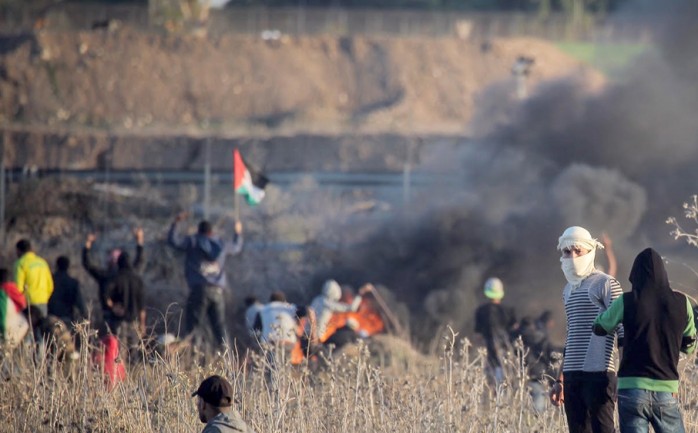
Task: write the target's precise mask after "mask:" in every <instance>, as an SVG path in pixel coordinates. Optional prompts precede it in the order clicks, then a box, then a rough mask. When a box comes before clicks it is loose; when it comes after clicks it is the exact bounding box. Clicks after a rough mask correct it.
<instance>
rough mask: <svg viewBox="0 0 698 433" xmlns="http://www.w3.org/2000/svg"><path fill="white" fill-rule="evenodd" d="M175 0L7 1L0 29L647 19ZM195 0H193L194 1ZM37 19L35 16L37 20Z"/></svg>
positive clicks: (339, 31)
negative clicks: (206, 6)
mask: <svg viewBox="0 0 698 433" xmlns="http://www.w3.org/2000/svg"><path fill="white" fill-rule="evenodd" d="M189 3H191V2H181V1H172V0H159V1H158V2H154V1H151V2H150V3H149V4H148V5H146V4H141V5H135V4H128V5H123V4H116V5H115V4H99V3H97V4H79V3H77V4H76V3H67V4H61V3H58V4H56V5H55V6H53V7H49V8H43V9H37V8H31V7H30V6H27V5H24V4H20V5H18V6H15V7H12V8H7V7H6V8H5V10H3V14H1V16H0V30H1V31H5V32H8V31H17V30H21V29H30V28H32V27H36V26H37V25H40V26H44V25H46V26H47V27H49V28H51V29H54V30H88V29H93V28H95V27H99V26H100V25H104V23H105V22H107V21H119V22H121V23H124V24H127V25H129V26H133V27H136V28H139V29H142V30H144V31H162V29H163V28H167V27H166V26H164V24H165V23H167V22H172V21H176V20H187V19H195V20H200V21H202V22H205V26H206V28H207V31H208V33H209V34H210V35H220V34H230V33H233V34H257V35H261V34H262V33H263V32H265V31H275V32H278V34H286V35H295V36H302V35H318V34H330V35H338V36H358V35H385V36H404V37H447V36H460V37H463V38H481V39H486V38H491V37H512V36H532V37H539V38H544V39H549V40H577V41H600V42H611V41H613V42H623V41H625V42H637V41H638V40H643V39H646V38H647V34H648V32H649V22H648V20H646V19H644V18H642V17H638V16H625V17H614V18H613V19H601V18H600V17H591V16H590V17H588V18H587V19H584V20H582V21H579V20H577V21H576V22H574V21H572V20H571V19H570V18H569V16H567V15H564V14H550V15H547V16H545V17H544V16H541V15H539V14H536V13H523V12H468V11H420V10H381V9H378V10H376V9H355V8H352V9H347V8H342V7H329V8H313V7H300V6H299V7H274V8H272V7H232V8H224V9H211V10H205V11H198V10H194V9H195V8H193V7H191V6H187V7H182V4H189ZM194 3H196V2H194ZM37 23H38V24H37Z"/></svg>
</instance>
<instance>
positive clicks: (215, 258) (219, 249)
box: [167, 213, 243, 348]
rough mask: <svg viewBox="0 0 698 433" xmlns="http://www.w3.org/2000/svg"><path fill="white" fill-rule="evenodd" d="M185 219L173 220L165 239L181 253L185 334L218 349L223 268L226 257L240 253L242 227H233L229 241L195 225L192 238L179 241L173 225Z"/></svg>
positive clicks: (224, 339) (222, 327)
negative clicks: (185, 293) (186, 292)
mask: <svg viewBox="0 0 698 433" xmlns="http://www.w3.org/2000/svg"><path fill="white" fill-rule="evenodd" d="M185 217H186V213H180V214H178V215H177V216H176V218H175V220H174V221H173V222H172V225H171V226H170V230H169V233H168V236H167V237H168V241H169V243H170V245H172V246H173V247H174V248H176V249H178V250H180V251H184V252H185V259H184V276H185V278H186V280H187V285H188V286H189V297H188V299H187V303H186V311H185V334H187V335H189V334H192V333H198V334H200V335H199V336H200V337H202V338H203V339H204V340H208V341H209V342H211V343H212V346H213V347H216V348H221V347H222V346H224V345H225V344H226V343H227V334H226V332H225V322H224V319H225V297H224V296H223V291H224V290H225V289H227V285H228V284H227V281H226V277H225V269H224V265H225V260H226V258H227V256H229V255H235V254H238V253H240V252H241V251H242V246H243V238H242V224H241V223H240V222H239V221H237V222H236V223H235V233H234V235H233V239H232V240H231V241H224V240H222V239H218V238H215V237H214V236H213V228H212V226H211V223H209V222H208V221H201V222H200V223H199V226H198V229H197V232H196V234H194V235H190V236H184V237H182V236H179V235H178V234H177V224H178V223H179V222H180V221H182V220H184V218H185ZM211 335H212V336H213V341H211Z"/></svg>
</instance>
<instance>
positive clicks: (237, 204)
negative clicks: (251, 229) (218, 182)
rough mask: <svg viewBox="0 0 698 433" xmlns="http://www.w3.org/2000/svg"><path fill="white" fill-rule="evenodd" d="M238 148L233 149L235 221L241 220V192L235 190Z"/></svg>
mask: <svg viewBox="0 0 698 433" xmlns="http://www.w3.org/2000/svg"><path fill="white" fill-rule="evenodd" d="M236 151H237V149H235V150H233V216H234V218H235V222H236V223H237V222H240V194H238V193H237V191H235V174H236V173H235V152H236Z"/></svg>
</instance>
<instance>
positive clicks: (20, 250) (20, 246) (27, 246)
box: [15, 239, 32, 257]
mask: <svg viewBox="0 0 698 433" xmlns="http://www.w3.org/2000/svg"><path fill="white" fill-rule="evenodd" d="M15 247H16V248H17V257H22V256H23V255H24V254H26V253H28V252H29V251H31V250H32V244H31V242H29V239H20V240H19V241H18V242H17V244H15Z"/></svg>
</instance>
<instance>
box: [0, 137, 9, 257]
mask: <svg viewBox="0 0 698 433" xmlns="http://www.w3.org/2000/svg"><path fill="white" fill-rule="evenodd" d="M9 141H10V131H9V130H7V129H5V131H4V132H3V134H2V139H0V249H2V250H3V251H4V250H5V143H6V142H9Z"/></svg>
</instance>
